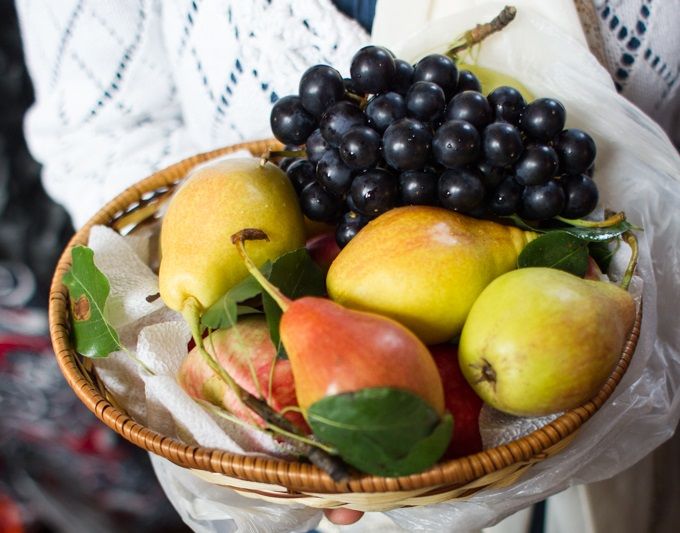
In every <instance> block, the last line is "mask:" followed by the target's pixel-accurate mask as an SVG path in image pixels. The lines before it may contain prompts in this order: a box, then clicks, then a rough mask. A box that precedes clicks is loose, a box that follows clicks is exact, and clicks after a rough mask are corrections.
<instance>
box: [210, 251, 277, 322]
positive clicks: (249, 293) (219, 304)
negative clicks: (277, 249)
mask: <svg viewBox="0 0 680 533" xmlns="http://www.w3.org/2000/svg"><path fill="white" fill-rule="evenodd" d="M271 268H272V264H271V263H270V262H269V261H267V262H266V263H265V264H264V265H262V267H261V269H260V270H262V273H263V274H264V275H265V276H269V274H270V272H271ZM261 293H262V287H260V284H259V283H258V282H257V280H256V279H255V278H254V277H252V276H250V275H249V276H248V277H247V278H245V279H244V280H243V281H241V282H240V283H238V284H237V285H235V286H233V287H232V288H231V289H229V291H228V292H227V293H226V294H225V295H224V296H222V298H220V299H219V300H217V301H216V302H215V303H214V304H212V305H211V306H210V307H209V308H208V309H207V310H206V311H205V313H203V316H202V317H201V324H203V325H204V326H206V327H208V328H212V329H220V328H230V327H231V326H233V325H234V324H236V320H237V319H238V317H239V316H241V315H248V314H253V313H254V312H258V313H259V312H260V311H259V310H257V309H255V308H253V307H252V306H247V305H239V303H241V302H245V301H247V300H250V299H251V298H255V297H256V296H259V295H260V294H261Z"/></svg>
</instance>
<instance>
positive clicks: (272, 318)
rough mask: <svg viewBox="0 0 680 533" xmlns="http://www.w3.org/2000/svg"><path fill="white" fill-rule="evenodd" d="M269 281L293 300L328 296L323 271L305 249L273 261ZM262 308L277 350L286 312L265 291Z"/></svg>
mask: <svg viewBox="0 0 680 533" xmlns="http://www.w3.org/2000/svg"><path fill="white" fill-rule="evenodd" d="M268 279H269V281H271V282H272V284H273V285H275V286H276V287H278V288H279V290H280V291H281V292H282V293H283V294H285V295H286V296H288V297H289V298H292V299H296V298H300V297H302V296H324V295H325V294H326V280H325V277H324V275H323V272H322V271H321V269H320V268H319V266H318V265H317V264H316V263H315V262H314V261H313V260H312V258H311V256H310V255H309V252H308V251H307V250H306V249H305V248H299V249H297V250H293V251H292V252H288V253H285V254H283V255H281V256H280V257H278V258H277V259H276V260H274V263H273V264H272V268H271V273H270V274H269V276H268ZM262 307H263V309H264V313H265V316H266V317H267V324H268V325H269V334H270V335H271V338H272V342H273V343H274V346H277V348H278V347H280V344H281V339H280V336H279V323H280V322H281V315H282V314H283V312H282V311H281V308H280V307H279V306H278V304H277V303H276V302H275V301H274V299H273V298H272V297H271V296H269V295H268V294H267V293H266V292H263V293H262Z"/></svg>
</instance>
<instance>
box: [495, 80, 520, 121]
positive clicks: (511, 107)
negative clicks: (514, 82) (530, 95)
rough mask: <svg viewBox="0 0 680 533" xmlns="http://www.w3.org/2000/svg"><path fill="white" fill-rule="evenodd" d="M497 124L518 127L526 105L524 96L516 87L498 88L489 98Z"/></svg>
mask: <svg viewBox="0 0 680 533" xmlns="http://www.w3.org/2000/svg"><path fill="white" fill-rule="evenodd" d="M487 100H488V101H489V104H490V105H491V108H492V109H493V112H494V119H495V121H496V122H509V123H510V124H512V125H514V126H517V124H519V119H520V116H521V113H522V110H523V109H524V106H525V105H526V103H525V102H524V97H523V96H522V94H521V93H520V92H519V91H518V90H517V89H515V88H514V87H507V86H501V87H497V88H496V89H494V90H493V91H491V93H490V94H489V96H488V97H487Z"/></svg>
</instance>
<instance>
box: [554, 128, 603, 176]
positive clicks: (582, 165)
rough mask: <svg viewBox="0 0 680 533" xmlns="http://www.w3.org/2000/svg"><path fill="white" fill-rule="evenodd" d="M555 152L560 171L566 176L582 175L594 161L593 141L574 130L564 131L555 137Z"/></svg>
mask: <svg viewBox="0 0 680 533" xmlns="http://www.w3.org/2000/svg"><path fill="white" fill-rule="evenodd" d="M555 150H556V151H557V155H558V156H559V159H560V170H561V171H562V172H566V173H567V174H583V173H584V172H586V171H587V170H588V168H590V165H592V164H593V161H595V154H596V148H595V141H593V138H592V137H591V136H590V135H588V134H587V133H586V132H584V131H581V130H578V129H576V128H574V129H569V130H564V131H563V132H562V133H560V134H559V135H558V136H557V139H556V142H555Z"/></svg>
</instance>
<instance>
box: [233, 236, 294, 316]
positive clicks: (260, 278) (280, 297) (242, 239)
mask: <svg viewBox="0 0 680 533" xmlns="http://www.w3.org/2000/svg"><path fill="white" fill-rule="evenodd" d="M258 240H260V241H261V240H264V241H269V237H268V236H267V234H266V233H265V232H264V231H262V230H260V229H255V228H246V229H242V230H241V231H239V232H238V233H234V234H233V235H232V236H231V242H232V243H233V244H234V245H235V246H236V249H237V250H238V253H239V255H240V256H241V259H243V262H244V263H245V265H246V268H247V269H248V272H250V274H251V275H252V276H253V277H254V278H255V279H256V280H257V282H258V283H259V284H260V285H261V286H262V288H263V289H264V290H265V291H267V294H269V296H271V297H272V298H273V299H274V301H275V302H276V303H277V304H278V305H279V307H280V308H281V310H282V311H283V312H285V311H286V309H288V306H289V305H290V302H291V300H290V298H288V297H287V296H286V295H285V294H283V293H282V292H281V291H280V290H279V289H278V288H277V287H274V285H272V284H271V283H270V282H269V280H268V279H267V278H265V277H264V274H262V272H260V269H259V268H257V266H256V265H255V263H253V260H252V259H251V258H250V256H248V252H246V246H245V243H246V241H258Z"/></svg>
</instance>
